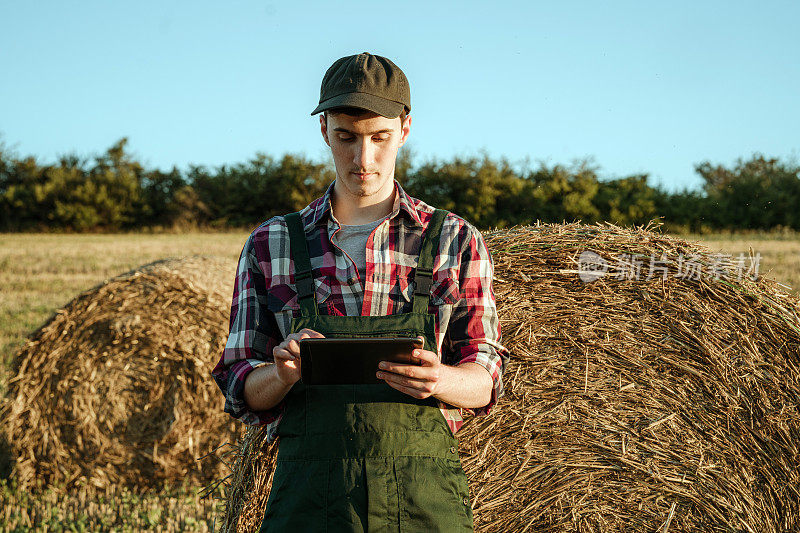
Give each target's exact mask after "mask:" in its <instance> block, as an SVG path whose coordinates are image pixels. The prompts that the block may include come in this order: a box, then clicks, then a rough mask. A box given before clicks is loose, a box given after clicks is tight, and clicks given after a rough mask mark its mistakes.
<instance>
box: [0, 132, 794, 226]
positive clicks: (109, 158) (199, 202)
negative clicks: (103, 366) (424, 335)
mask: <svg viewBox="0 0 800 533" xmlns="http://www.w3.org/2000/svg"><path fill="white" fill-rule="evenodd" d="M126 144H127V138H122V139H121V140H119V141H118V142H117V143H115V144H114V145H113V146H111V147H110V148H109V149H108V150H107V151H106V152H105V153H103V154H101V155H99V156H95V157H93V158H87V157H79V156H77V155H65V156H61V157H60V158H59V160H58V161H57V162H55V163H53V164H46V165H43V164H39V163H38V162H37V161H36V159H35V158H34V157H31V156H28V157H24V158H20V157H17V156H16V155H14V154H12V153H11V152H10V151H9V150H8V149H6V148H5V147H4V146H0V231H127V230H139V229H145V228H150V229H189V228H207V229H208V228H218V229H226V228H248V229H251V228H253V227H255V226H256V225H258V224H260V223H261V222H263V221H265V220H267V219H269V218H270V217H272V216H273V215H277V214H283V213H288V212H291V211H297V210H299V209H301V208H302V207H304V206H305V205H307V204H308V203H309V202H310V201H312V200H313V199H314V198H317V197H319V196H320V195H321V194H322V193H323V192H324V191H325V188H326V187H327V186H328V184H330V183H331V181H333V180H334V179H335V177H336V174H335V171H334V168H333V165H332V163H331V162H317V161H312V160H310V159H308V158H306V157H305V156H302V155H294V154H285V155H283V156H281V157H280V158H275V157H273V156H270V155H267V154H263V153H260V152H258V153H256V156H255V157H254V158H252V159H251V160H249V161H247V162H245V163H236V164H233V165H222V166H219V167H217V168H210V169H209V168H206V167H205V166H198V165H189V168H188V170H186V171H180V170H178V169H177V168H176V167H173V168H172V170H170V171H168V172H164V171H161V170H158V169H146V168H144V167H143V166H142V165H141V164H140V163H139V162H137V161H135V160H134V159H133V158H132V157H131V155H130V154H129V153H128V152H127V151H126ZM695 171H696V172H697V174H698V175H699V176H700V177H701V178H702V187H700V188H699V189H688V188H686V189H683V190H680V191H673V192H670V191H668V190H666V189H664V188H662V187H659V186H652V185H650V184H649V183H648V175H647V174H636V175H631V176H625V177H621V178H617V179H601V178H600V177H599V176H598V169H597V168H596V167H594V166H592V165H591V164H590V163H589V162H588V161H581V162H577V163H573V164H570V165H562V164H553V165H547V164H544V163H540V164H539V165H538V166H537V167H535V168H522V169H520V168H514V167H513V166H512V165H511V164H510V163H509V162H508V161H507V160H505V159H493V158H491V157H489V156H488V155H486V154H482V155H476V156H470V157H454V158H452V159H450V160H444V161H439V160H437V159H432V160H428V161H424V162H421V163H417V162H415V161H414V156H413V154H412V153H411V152H409V151H408V150H407V149H406V148H403V149H401V151H400V153H399V155H398V160H397V166H396V169H395V177H396V178H397V180H398V181H399V182H400V183H401V184H402V185H403V187H404V188H405V189H406V190H407V192H409V193H410V194H411V195H412V196H415V197H417V198H420V199H422V200H424V201H426V202H428V203H430V204H432V205H435V206H437V207H442V208H444V209H448V210H450V211H453V212H455V213H458V214H459V215H462V216H464V217H465V218H466V219H467V220H470V221H471V222H472V223H473V224H475V225H476V226H477V227H479V228H481V229H487V228H503V227H508V226H512V225H515V224H531V223H535V222H536V221H537V220H538V221H541V222H563V221H567V222H569V221H577V220H580V221H582V222H586V223H592V222H597V221H609V222H612V223H615V224H618V225H632V224H637V225H639V224H646V223H647V222H648V221H650V220H653V219H658V220H661V221H662V222H663V223H664V227H665V229H667V230H669V231H676V232H708V231H717V230H741V229H758V230H770V229H775V228H788V229H793V230H800V166H798V165H797V164H796V163H791V162H784V161H781V160H779V159H776V158H767V157H764V156H763V155H761V154H754V155H753V156H751V157H750V159H747V160H744V159H739V160H738V161H737V162H736V163H735V164H734V165H732V166H730V167H726V166H723V165H714V164H712V163H710V162H708V161H704V162H701V163H698V164H697V165H695Z"/></svg>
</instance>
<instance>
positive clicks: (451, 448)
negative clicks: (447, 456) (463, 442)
mask: <svg viewBox="0 0 800 533" xmlns="http://www.w3.org/2000/svg"><path fill="white" fill-rule="evenodd" d="M457 451H458V450H457V449H456V447H455V446H450V453H456V452H457Z"/></svg>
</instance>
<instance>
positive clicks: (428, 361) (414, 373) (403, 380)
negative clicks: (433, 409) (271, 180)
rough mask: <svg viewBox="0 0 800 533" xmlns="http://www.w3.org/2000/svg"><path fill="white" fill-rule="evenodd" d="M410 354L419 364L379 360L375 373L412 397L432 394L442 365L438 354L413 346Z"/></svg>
mask: <svg viewBox="0 0 800 533" xmlns="http://www.w3.org/2000/svg"><path fill="white" fill-rule="evenodd" d="M411 355H412V358H413V359H414V360H416V361H419V362H420V364H419V365H406V364H403V363H392V362H389V361H381V362H380V364H379V365H378V368H379V369H380V370H378V372H377V374H376V375H377V376H378V378H379V379H382V380H384V381H386V383H387V384H388V385H389V386H390V387H393V388H395V389H397V390H399V391H400V392H404V393H406V394H408V395H409V396H413V397H414V398H417V399H422V398H427V397H428V396H433V395H434V394H436V392H437V387H438V385H439V379H440V377H441V372H442V367H443V366H444V365H443V364H442V363H441V362H440V361H439V356H438V355H436V353H434V352H432V351H430V350H423V349H421V348H414V351H413V352H412V353H411Z"/></svg>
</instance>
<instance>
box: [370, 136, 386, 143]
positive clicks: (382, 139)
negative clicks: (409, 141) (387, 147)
mask: <svg viewBox="0 0 800 533" xmlns="http://www.w3.org/2000/svg"><path fill="white" fill-rule="evenodd" d="M372 140H373V141H375V142H376V143H382V142H383V141H388V140H389V138H388V137H373V138H372Z"/></svg>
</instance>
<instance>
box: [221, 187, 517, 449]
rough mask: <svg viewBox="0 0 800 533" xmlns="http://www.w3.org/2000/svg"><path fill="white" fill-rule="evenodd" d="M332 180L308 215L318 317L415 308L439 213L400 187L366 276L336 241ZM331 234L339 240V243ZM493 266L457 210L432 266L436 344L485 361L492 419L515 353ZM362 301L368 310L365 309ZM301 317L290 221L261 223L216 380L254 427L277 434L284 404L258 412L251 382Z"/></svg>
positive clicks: (249, 243)
mask: <svg viewBox="0 0 800 533" xmlns="http://www.w3.org/2000/svg"><path fill="white" fill-rule="evenodd" d="M332 193H333V182H332V183H331V184H330V185H329V186H328V188H327V190H326V191H325V194H324V195H323V196H322V197H321V198H317V199H316V200H314V201H313V202H311V203H310V204H309V205H308V206H306V207H305V208H303V210H302V211H301V217H302V221H303V224H304V226H305V230H306V235H307V239H308V246H309V254H310V259H311V267H312V271H313V274H314V282H315V291H316V299H317V303H318V305H319V308H320V313H322V314H330V315H339V316H351V315H364V316H382V315H388V314H395V313H407V312H410V311H411V307H412V298H413V295H414V282H413V274H414V269H415V267H416V264H417V255H418V252H419V249H420V246H421V244H422V237H423V232H424V230H425V228H426V227H427V224H428V221H429V220H430V218H431V215H432V214H433V211H434V208H433V207H431V206H430V205H428V204H426V203H424V202H423V201H421V200H418V199H416V198H413V197H411V196H409V195H408V194H407V193H406V192H405V191H404V190H403V188H402V187H401V186H400V184H399V183H397V181H395V193H396V194H395V201H394V208H393V211H392V212H391V213H390V214H389V216H388V217H386V219H385V220H383V222H381V223H380V224H379V225H378V226H377V228H375V230H374V231H373V232H372V234H371V235H370V237H369V239H368V240H367V253H366V258H367V264H366V279H365V280H362V279H360V276H359V273H358V269H357V268H356V265H355V264H354V263H353V261H352V259H350V257H349V256H347V254H346V253H345V252H344V251H342V249H341V248H339V247H338V246H336V245H335V241H336V231H337V230H338V229H339V223H338V221H337V220H336V219H335V218H334V217H333V216H332V211H331V194H332ZM331 236H333V242H332V241H331ZM493 271H494V269H493V264H492V259H491V255H490V254H489V250H488V248H487V247H486V244H485V243H484V241H483V237H482V236H481V233H480V232H479V231H478V230H477V229H475V227H474V226H472V225H471V224H470V223H468V222H467V221H465V220H464V219H463V218H461V217H459V216H457V215H455V214H452V213H451V214H449V215H447V217H446V218H445V221H444V226H443V228H442V234H441V239H440V243H439V250H438V252H437V255H436V258H435V260H434V273H433V284H432V286H431V297H430V307H429V309H428V312H431V313H436V315H437V318H436V341H437V347H438V353H439V354H441V357H442V361H443V363H445V364H448V365H453V366H456V365H460V364H463V363H468V362H473V363H478V364H480V365H482V366H483V367H485V368H486V370H487V371H488V372H489V374H490V375H491V377H492V382H493V389H492V398H491V401H490V402H489V404H487V405H486V406H484V407H482V408H478V409H474V410H470V409H467V411H470V412H472V413H474V414H486V413H488V412H489V410H490V408H491V407H492V406H493V405H494V404H495V402H496V401H497V399H498V398H499V397H500V396H502V394H503V381H502V373H503V369H504V368H505V365H506V362H507V360H508V357H509V353H508V351H507V350H506V348H504V347H503V346H502V345H501V344H500V322H499V320H498V317H497V309H496V306H495V298H494V292H493V289H492V277H493ZM359 304H360V305H359ZM299 315H300V308H299V305H298V302H297V294H296V292H295V287H294V264H293V261H292V259H291V257H290V255H289V233H288V230H287V227H286V222H285V220H284V217H283V216H275V217H272V218H271V219H269V220H267V221H266V222H264V223H263V224H261V225H260V226H259V227H257V228H256V229H255V230H254V231H253V232H252V233H251V234H250V236H249V237H248V238H247V240H246V242H245V244H244V247H243V249H242V252H241V255H240V257H239V264H238V268H237V273H236V279H235V283H234V289H233V301H232V305H231V316H230V333H229V336H228V341H227V343H226V346H225V348H224V350H223V352H222V357H221V358H220V360H219V362H218V363H217V365H216V367H215V368H214V370H213V371H212V376H213V377H214V380H215V381H216V383H217V385H218V386H219V387H220V389H221V390H222V392H223V393H224V395H225V408H224V409H225V412H227V413H230V414H231V416H233V417H235V418H239V419H241V420H242V422H243V423H245V424H247V425H264V424H266V425H269V426H270V428H269V430H268V440H270V441H271V440H272V439H273V438H274V437H275V434H276V430H277V427H278V424H279V423H280V420H281V417H282V414H283V409H284V407H285V403H284V401H281V402H280V403H278V404H277V405H276V406H275V407H273V408H271V409H268V410H265V411H254V410H251V409H250V408H249V407H248V406H247V404H246V403H245V400H244V382H245V379H246V378H247V375H248V374H249V373H250V372H251V371H252V370H253V369H255V368H257V367H259V366H261V365H265V364H270V363H273V362H274V360H273V357H272V349H273V347H275V346H276V345H278V344H279V343H280V342H281V341H282V340H283V339H284V338H285V336H286V335H287V334H288V331H289V326H290V323H291V320H292V317H296V316H299ZM439 407H440V409H441V411H442V414H443V415H444V417H445V420H446V421H447V424H448V426H449V427H450V429H451V431H452V432H453V433H456V432H457V431H458V429H459V428H460V427H461V425H462V424H463V417H462V409H460V408H456V407H453V406H451V405H448V404H445V403H443V402H441V401H440V402H439Z"/></svg>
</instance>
